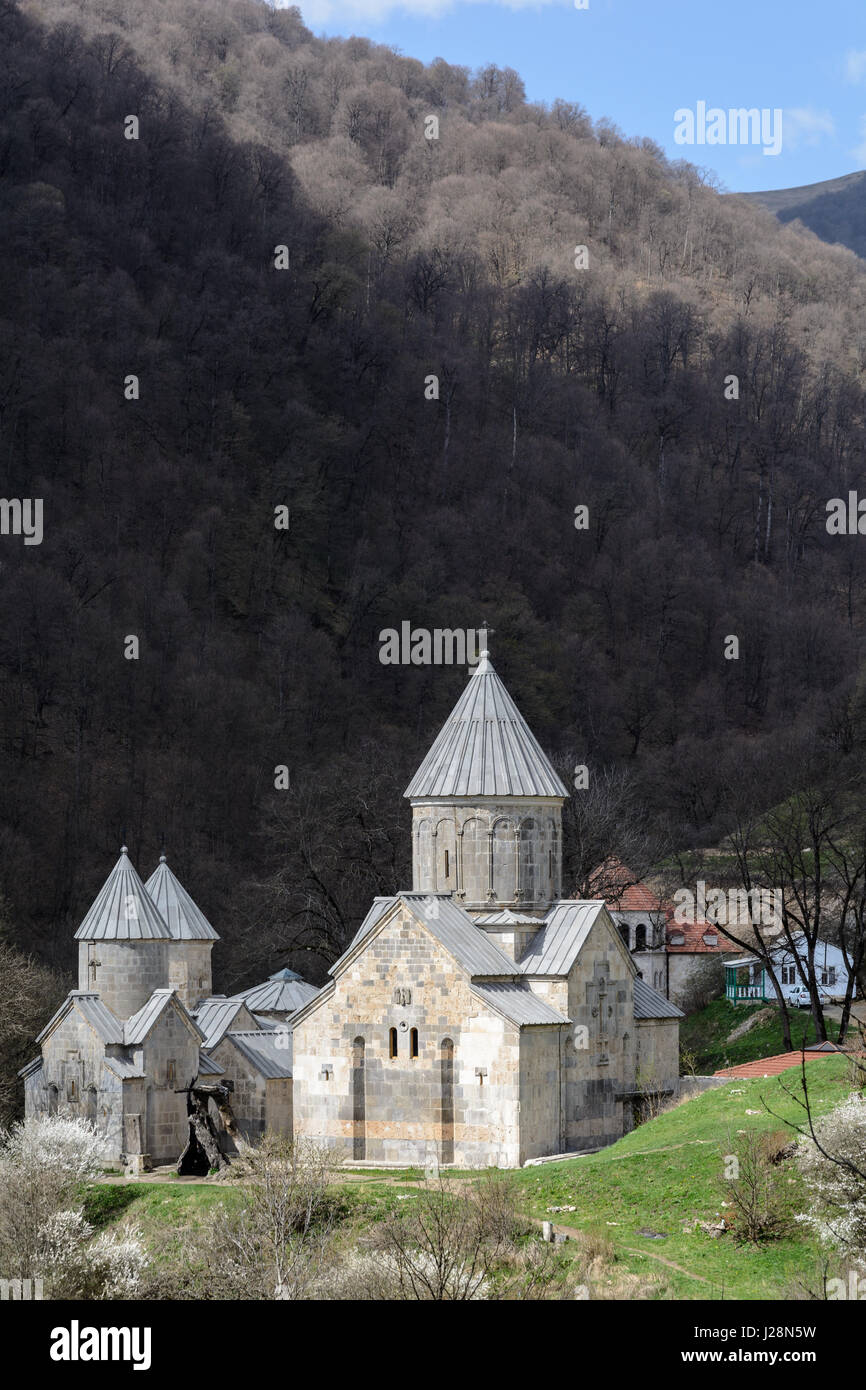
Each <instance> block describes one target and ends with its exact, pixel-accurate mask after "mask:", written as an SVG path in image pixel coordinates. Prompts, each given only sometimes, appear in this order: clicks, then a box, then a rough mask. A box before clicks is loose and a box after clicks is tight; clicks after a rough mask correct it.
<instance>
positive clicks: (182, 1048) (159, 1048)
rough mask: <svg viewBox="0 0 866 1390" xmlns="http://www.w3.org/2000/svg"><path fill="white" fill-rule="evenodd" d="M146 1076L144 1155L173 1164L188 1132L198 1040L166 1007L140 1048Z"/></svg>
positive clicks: (178, 1017)
mask: <svg viewBox="0 0 866 1390" xmlns="http://www.w3.org/2000/svg"><path fill="white" fill-rule="evenodd" d="M142 1053H143V1062H144V1067H143V1070H144V1072H145V1074H146V1076H147V1104H146V1112H147V1113H146V1121H145V1141H146V1149H145V1152H146V1153H149V1154H150V1156H151V1158H152V1159H153V1162H154V1164H159V1163H174V1162H175V1160H176V1159H177V1158H179V1156H180V1154H181V1151H182V1150H183V1148H184V1146H185V1144H186V1140H187V1133H188V1123H187V1115H186V1095H184V1094H178V1093H177V1092H178V1088H179V1087H181V1086H187V1085H188V1084H189V1082H190V1081H191V1080H192V1079H193V1077H194V1076H195V1075H196V1072H197V1071H198V1040H197V1039H196V1037H195V1036H194V1034H193V1033H192V1032H191V1031H190V1029H189V1026H188V1025H187V1023H186V1022H185V1021H184V1019H183V1018H182V1017H181V1016H180V1014H179V1013H178V1012H177V1010H176V1009H174V1008H172V1007H171V1005H169V1006H168V1007H167V1008H165V1009H164V1010H163V1012H162V1014H161V1015H160V1017H159V1020H158V1022H157V1023H156V1024H155V1026H154V1027H153V1029H152V1030H151V1033H150V1035H149V1036H148V1038H147V1039H146V1041H145V1042H144V1044H143V1047H142Z"/></svg>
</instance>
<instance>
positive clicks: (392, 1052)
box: [388, 1028, 397, 1057]
mask: <svg viewBox="0 0 866 1390" xmlns="http://www.w3.org/2000/svg"><path fill="white" fill-rule="evenodd" d="M388 1056H389V1057H396V1056H397V1029H396V1028H391V1029H390V1030H389V1033H388Z"/></svg>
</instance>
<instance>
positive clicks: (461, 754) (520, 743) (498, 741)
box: [403, 652, 568, 800]
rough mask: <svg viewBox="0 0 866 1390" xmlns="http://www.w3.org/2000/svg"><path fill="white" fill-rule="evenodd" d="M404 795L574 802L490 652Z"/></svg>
mask: <svg viewBox="0 0 866 1390" xmlns="http://www.w3.org/2000/svg"><path fill="white" fill-rule="evenodd" d="M403 795H404V796H406V797H409V798H410V799H412V800H417V799H422V800H423V799H424V798H426V797H431V796H434V797H440V796H445V797H449V796H466V797H471V796H526V797H535V796H550V797H557V798H561V799H564V798H565V797H567V796H568V792H567V791H566V789H565V787H564V786H563V784H562V782H561V781H560V779H559V777H558V776H557V774H556V773H555V772H554V770H553V767H552V766H551V764H550V761H549V759H548V757H547V755H546V753H544V751H543V750H542V748H541V745H540V744H539V743H538V740H537V739H536V738H535V735H534V734H533V733H532V731H531V730H530V728H529V725H528V724H527V723H526V720H525V719H524V718H523V715H522V714H521V713H520V711H519V709H518V708H517V706H516V705H515V703H514V701H513V700H512V698H511V696H510V695H509V693H508V691H507V690H506V689H505V686H504V685H503V684H502V681H501V680H500V679H499V677H498V675H497V674H496V672H495V671H494V669H493V667H492V665H491V664H490V659H489V657H488V656H487V653H486V652H483V653H482V655H481V660H480V661H479V662H478V665H477V666H476V667H475V670H474V671H473V673H472V675H471V676H470V678H469V683H468V685H467V686H466V689H465V690H464V691H463V694H462V695H461V696H460V699H459V700H458V701H457V704H456V705H455V706H454V709H453V710H452V712H451V715H450V717H449V718H448V720H447V721H446V723H445V724H444V725H443V727H442V729H441V730H440V732H439V734H438V735H437V737H436V739H435V740H434V742H433V744H432V746H431V748H430V751H429V752H428V754H427V756H426V758H425V759H424V761H423V762H422V764H421V766H420V767H419V768H418V771H417V772H416V773H415V776H414V777H413V778H412V781H411V782H410V783H409V785H408V787H407V788H406V790H405V792H404V793H403Z"/></svg>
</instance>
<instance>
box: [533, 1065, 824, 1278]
mask: <svg viewBox="0 0 866 1390" xmlns="http://www.w3.org/2000/svg"><path fill="white" fill-rule="evenodd" d="M808 1076H809V1096H810V1101H811V1103H812V1106H813V1110H814V1112H815V1113H816V1114H823V1113H825V1112H826V1111H827V1110H829V1109H831V1108H832V1107H833V1106H834V1105H838V1104H839V1103H840V1102H841V1101H842V1100H843V1099H844V1098H845V1097H846V1096H847V1095H848V1093H849V1091H850V1089H851V1087H850V1083H849V1081H848V1079H847V1077H848V1073H847V1065H846V1062H845V1060H844V1059H843V1058H840V1057H830V1058H828V1059H827V1060H826V1061H821V1062H816V1063H814V1064H813V1065H812V1066H810V1070H809V1072H808ZM785 1087H787V1088H788V1090H790V1091H792V1092H794V1093H795V1095H796V1094H800V1095H801V1094H802V1092H801V1086H800V1076H799V1072H798V1071H796V1070H794V1071H791V1072H789V1073H788V1075H787V1077H786V1076H782V1077H773V1078H770V1079H768V1080H759V1081H740V1080H732V1081H730V1082H729V1083H727V1084H725V1085H723V1086H721V1087H719V1088H718V1089H714V1090H711V1091H707V1092H705V1093H704V1094H703V1095H700V1096H697V1097H695V1099H694V1100H691V1101H687V1102H685V1103H684V1104H682V1105H679V1106H677V1107H676V1108H674V1109H673V1110H671V1111H669V1112H668V1113H667V1114H664V1115H661V1116H659V1117H658V1118H657V1119H655V1120H651V1121H649V1122H648V1123H647V1124H645V1125H642V1126H640V1127H639V1128H638V1129H636V1130H634V1131H633V1132H632V1133H631V1134H629V1135H627V1136H626V1137H625V1138H624V1139H621V1140H620V1141H619V1142H618V1143H617V1144H613V1145H611V1147H610V1148H607V1149H605V1150H603V1151H602V1152H601V1153H598V1154H593V1155H588V1156H587V1157H585V1158H579V1159H569V1160H566V1161H564V1162H562V1163H556V1164H550V1165H543V1166H541V1167H540V1168H528V1169H523V1170H522V1171H521V1172H520V1173H518V1174H516V1175H515V1182H516V1184H517V1186H518V1189H519V1191H520V1193H521V1205H522V1207H523V1208H524V1209H525V1210H526V1211H527V1212H528V1213H529V1214H531V1215H533V1216H536V1217H539V1218H545V1217H547V1216H548V1213H547V1207H548V1206H572V1205H573V1206H575V1207H576V1211H574V1212H563V1213H556V1214H552V1215H551V1216H550V1217H548V1219H552V1220H553V1221H554V1222H555V1223H556V1224H559V1225H566V1226H569V1225H570V1226H573V1227H576V1228H577V1229H578V1230H581V1231H586V1232H590V1233H593V1234H594V1235H602V1236H604V1237H606V1238H607V1239H608V1240H609V1241H611V1243H612V1244H613V1246H614V1249H615V1251H616V1255H617V1260H618V1261H619V1262H621V1264H622V1265H624V1266H625V1268H627V1269H628V1270H629V1271H631V1272H632V1273H640V1274H647V1273H650V1272H653V1271H654V1272H656V1273H658V1274H660V1275H661V1276H663V1278H664V1279H665V1280H666V1281H667V1283H668V1285H669V1292H670V1294H672V1296H673V1297H675V1298H694V1299H717V1298H720V1297H724V1298H735V1299H760V1298H769V1299H780V1298H784V1297H786V1295H787V1293H788V1292H789V1291H790V1288H791V1287H792V1286H793V1285H795V1284H796V1283H797V1282H798V1281H803V1282H804V1283H806V1284H808V1283H809V1282H810V1281H811V1280H812V1277H813V1274H814V1269H815V1265H816V1261H817V1255H818V1251H817V1247H816V1245H815V1243H814V1241H813V1239H812V1238H811V1237H810V1235H809V1233H808V1232H807V1231H805V1230H804V1229H803V1228H802V1227H795V1228H794V1231H793V1233H792V1234H790V1235H787V1236H786V1237H785V1238H784V1239H782V1240H778V1241H774V1242H771V1243H768V1244H766V1245H763V1246H757V1247H756V1246H753V1245H742V1244H738V1243H737V1242H736V1240H735V1238H734V1237H733V1235H730V1234H729V1235H724V1236H721V1237H719V1238H717V1239H713V1238H711V1237H710V1236H708V1235H707V1234H706V1233H704V1232H702V1231H700V1230H696V1231H693V1232H690V1233H689V1234H686V1233H685V1232H684V1230H683V1225H684V1223H685V1222H690V1221H693V1220H694V1219H695V1218H698V1219H700V1220H704V1221H711V1220H715V1219H716V1215H717V1213H718V1214H720V1215H724V1213H725V1208H724V1207H722V1206H721V1202H722V1201H723V1200H726V1189H725V1182H724V1177H723V1174H724V1162H723V1158H724V1155H725V1154H728V1153H730V1152H731V1151H732V1149H733V1148H734V1146H735V1145H736V1132H737V1130H747V1129H753V1128H754V1129H766V1130H771V1131H779V1130H783V1129H784V1125H783V1123H782V1121H783V1120H793V1121H797V1122H798V1123H799V1122H800V1121H801V1120H802V1110H801V1109H800V1108H799V1106H798V1105H797V1103H796V1100H795V1099H792V1098H791V1097H790V1096H788V1095H786V1094H785V1089H784V1088H785ZM767 1106H769V1107H770V1108H771V1109H772V1110H773V1111H775V1112H776V1114H777V1115H778V1116H779V1117H780V1118H775V1117H774V1116H773V1115H771V1114H770V1113H769V1111H768V1109H767ZM748 1110H756V1111H758V1112H759V1113H758V1114H756V1115H749V1114H747V1113H746V1112H747V1111H748ZM780 1173H781V1175H782V1177H781V1181H782V1183H783V1184H784V1186H785V1187H786V1188H788V1189H789V1193H790V1198H789V1203H788V1205H789V1210H790V1212H791V1214H792V1215H793V1214H796V1213H797V1212H799V1211H802V1210H803V1209H804V1206H805V1200H804V1198H803V1196H802V1192H801V1188H800V1182H799V1177H798V1175H797V1173H796V1170H795V1168H794V1166H793V1164H791V1163H787V1164H784V1165H783V1166H782V1167H781V1168H780ZM789 1180H790V1181H789ZM642 1227H646V1228H649V1229H651V1230H653V1231H656V1232H663V1233H664V1234H665V1237H666V1238H665V1239H664V1240H649V1239H647V1238H646V1237H645V1236H640V1235H638V1231H639V1230H640V1229H641V1228H642ZM635 1251H637V1253H635ZM654 1256H661V1257H663V1258H664V1259H666V1260H669V1261H671V1262H672V1263H674V1264H676V1265H679V1266H681V1267H682V1269H683V1270H685V1271H688V1273H680V1272H678V1271H676V1270H672V1269H670V1268H667V1267H665V1266H664V1265H661V1264H660V1263H659V1262H658V1261H657V1260H656V1259H655V1258H653V1257H654ZM695 1275H696V1276H700V1278H694V1277H690V1276H695ZM701 1280H704V1281H707V1282H701Z"/></svg>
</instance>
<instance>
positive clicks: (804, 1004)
mask: <svg viewBox="0 0 866 1390" xmlns="http://www.w3.org/2000/svg"><path fill="white" fill-rule="evenodd" d="M818 998H819V1000H820V1002H821V1004H822V1005H823V1004H831V1003H832V1002H833V1001H832V999H831V998H830V995H829V994H828V993H827V991H826V990H825V989H822V988H821V986H820V985H819V987H818ZM788 1003H789V1004H793V1005H794V1007H795V1008H797V1009H809V1008H811V1007H812V1000H811V999H810V998H809V991H808V990H807V988H806V986H805V985H804V984H802V983H801V984H799V985H794V987H793V989H792V990H791V991H790V993H789V994H788Z"/></svg>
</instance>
